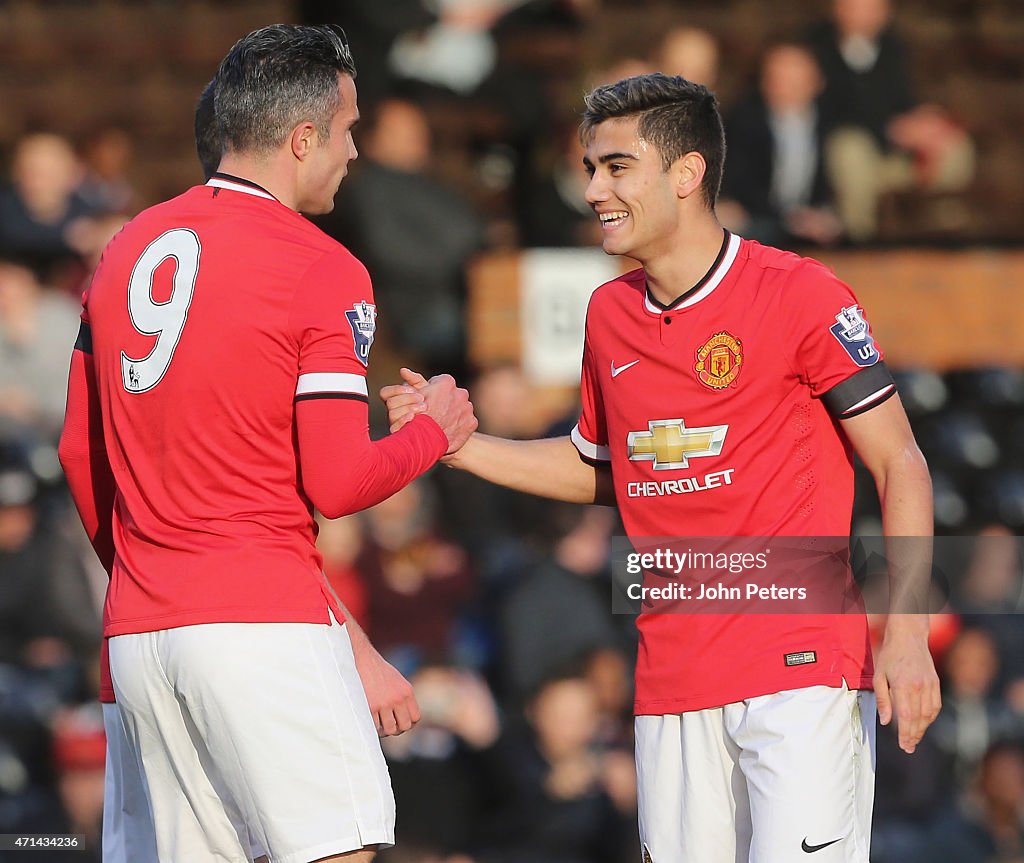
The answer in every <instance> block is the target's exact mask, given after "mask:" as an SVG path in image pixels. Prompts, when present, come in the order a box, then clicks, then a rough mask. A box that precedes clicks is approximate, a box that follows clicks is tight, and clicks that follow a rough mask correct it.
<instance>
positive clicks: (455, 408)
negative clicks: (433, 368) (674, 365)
mask: <svg viewBox="0 0 1024 863" xmlns="http://www.w3.org/2000/svg"><path fill="white" fill-rule="evenodd" d="M401 375H402V380H403V381H405V383H402V384H394V385H392V386H387V387H382V388H381V391H380V398H381V401H383V402H384V404H385V405H387V408H388V424H389V425H390V426H391V433H392V434H394V433H395V432H396V431H398V430H399V429H400V428H401V427H402V426H404V425H405V424H406V423H407V422H409V421H410V420H412V419H413V418H414V417H415V416H416V415H417V414H421V413H425V414H426V415H427V416H429V417H430V418H431V419H433V420H434V421H435V422H436V423H437V424H438V425H439V426H440V427H441V430H442V431H443V432H444V433H445V436H446V437H447V438H448V451H447V452H446V453H445V456H446V460H447V457H448V456H451V455H453V454H454V453H456V452H458V451H459V450H460V449H461V448H462V447H463V445H464V444H465V443H466V441H468V440H469V437H470V435H472V434H473V432H474V431H476V427H477V420H476V416H475V415H474V414H473V403H472V402H471V401H470V400H469V393H468V392H467V391H466V390H464V389H462V388H461V387H458V386H456V385H455V379H454V378H453V377H452V376H451V375H435V376H434V377H432V378H431V379H430V380H429V381H428V380H427V379H426V378H424V377H423V375H421V374H420V373H419V372H414V371H412V370H411V369H406V368H403V369H402V370H401Z"/></svg>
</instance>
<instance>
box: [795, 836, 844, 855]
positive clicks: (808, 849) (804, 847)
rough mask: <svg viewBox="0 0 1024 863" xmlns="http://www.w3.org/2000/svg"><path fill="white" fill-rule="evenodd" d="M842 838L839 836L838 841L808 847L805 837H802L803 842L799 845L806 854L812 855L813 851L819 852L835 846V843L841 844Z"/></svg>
mask: <svg viewBox="0 0 1024 863" xmlns="http://www.w3.org/2000/svg"><path fill="white" fill-rule="evenodd" d="M842 841H843V837H842V836H840V837H839V838H838V839H833V840H832V841H831V842H825V843H823V844H821V845H808V844H807V837H806V836H805V837H804V841H803V842H801V843H800V848H801V850H803V851H806V852H807V853H808V854H813V853H814V852H815V851H820V850H821V849H822V848H828V846H829V845H835V844H836V842H842Z"/></svg>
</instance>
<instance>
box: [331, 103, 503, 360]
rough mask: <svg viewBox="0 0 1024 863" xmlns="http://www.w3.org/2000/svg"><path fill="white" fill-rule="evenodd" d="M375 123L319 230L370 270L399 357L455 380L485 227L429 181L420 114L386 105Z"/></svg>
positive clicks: (426, 132) (426, 135) (412, 107)
mask: <svg viewBox="0 0 1024 863" xmlns="http://www.w3.org/2000/svg"><path fill="white" fill-rule="evenodd" d="M369 123H370V128H369V129H368V130H367V132H366V133H365V134H364V135H362V136H361V142H360V143H361V146H362V148H363V158H362V159H361V160H360V162H359V163H358V164H357V165H355V166H354V168H353V171H352V176H351V177H350V178H349V179H348V180H347V181H346V182H345V188H344V190H343V191H342V192H341V197H340V199H339V203H338V206H337V207H336V208H335V210H334V214H333V215H332V216H329V217H327V218H326V219H325V220H323V221H322V222H321V223H320V224H321V226H322V227H323V228H324V230H326V231H327V232H328V233H329V234H331V236H333V237H336V238H337V239H338V240H340V241H341V242H342V243H344V244H345V245H346V246H348V247H349V248H350V249H351V250H352V252H353V253H354V254H356V255H357V256H358V257H359V258H360V259H361V260H362V261H363V262H364V263H365V264H366V267H367V269H368V270H369V271H370V273H371V275H372V276H373V288H374V296H375V297H376V300H377V304H378V305H379V307H380V309H381V312H382V320H384V321H386V322H387V326H388V332H389V333H390V334H391V336H392V340H393V342H394V347H395V348H397V349H398V350H399V351H400V352H407V353H409V354H411V355H412V361H414V362H416V363H419V364H420V365H423V366H424V367H425V368H426V369H430V370H444V371H456V372H457V369H458V367H459V366H461V363H462V357H463V349H464V348H463V339H464V336H463V320H462V319H463V312H462V309H463V293H464V284H463V279H464V268H465V265H466V262H467V260H468V259H469V257H470V256H471V255H472V254H473V253H474V252H476V251H478V250H479V249H480V248H481V246H482V243H483V227H482V224H481V222H480V220H479V219H478V218H477V217H476V215H475V214H474V213H473V211H472V210H471V209H470V207H469V206H468V204H466V202H465V201H464V200H463V199H462V198H461V197H460V196H459V195H458V194H457V193H456V192H454V191H453V190H452V189H449V188H448V187H447V186H445V185H444V184H443V183H441V182H440V181H439V180H437V179H435V178H434V177H432V176H431V175H430V174H429V173H428V168H429V166H430V161H431V154H432V150H431V147H432V144H431V133H430V127H429V125H428V123H427V118H426V115H425V114H424V113H423V110H422V109H421V108H420V107H419V106H418V105H416V104H415V103H413V102H410V101H406V100H404V99H398V98H390V99H386V100H385V101H384V102H382V103H381V104H380V105H379V106H378V107H377V108H376V110H375V111H374V112H373V113H372V114H371V115H370V117H369Z"/></svg>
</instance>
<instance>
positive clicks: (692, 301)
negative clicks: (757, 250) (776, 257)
mask: <svg viewBox="0 0 1024 863" xmlns="http://www.w3.org/2000/svg"><path fill="white" fill-rule="evenodd" d="M741 242H742V240H741V239H740V237H738V236H737V235H736V234H733V233H730V234H729V243H728V245H727V246H726V249H725V254H724V255H722V260H721V262H720V263H719V264H718V266H717V267H716V268H715V269H714V271H713V272H711V273H709V274H708V276H707V281H706V282H705V284H704V285H703V287H701V289H700V290H699V291H697V293H695V294H693V295H692V296H689V297H687V298H686V299H685V300H684V301H683V302H681V303H679V304H678V305H675V306H669V308H667V309H663V308H660V307H659V306H656V305H654V303H652V302H651V298H650V297H649V296H647V292H646V291H644V307H645V308H646V309H647V311H649V312H651V313H652V314H655V315H660V314H661V313H662V312H667V311H673V312H675V311H679V309H686V308H689V307H690V306H693V305H696V304H697V303H699V302H700V301H701V300H703V299H704V298H705V297H707V296H708V295H709V294H710V293H711V292H712V291H714V289H715V288H717V287H718V286H719V285H720V284H721V283H722V281H723V280H724V279H725V277H726V276H727V275H728V274H729V270H730V269H732V265H733V263H734V262H735V261H736V256H737V255H738V254H739V251H740V243H741Z"/></svg>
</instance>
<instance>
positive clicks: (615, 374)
mask: <svg viewBox="0 0 1024 863" xmlns="http://www.w3.org/2000/svg"><path fill="white" fill-rule="evenodd" d="M638 362H640V360H633V362H631V363H626V364H625V365H624V366H619V367H618V368H615V360H612V377H613V378H617V377H618V376H619V375H621V374H622V373H623V372H624V371H625V370H626V369H631V368H633V366H635V365H636V364H637V363H638Z"/></svg>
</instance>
